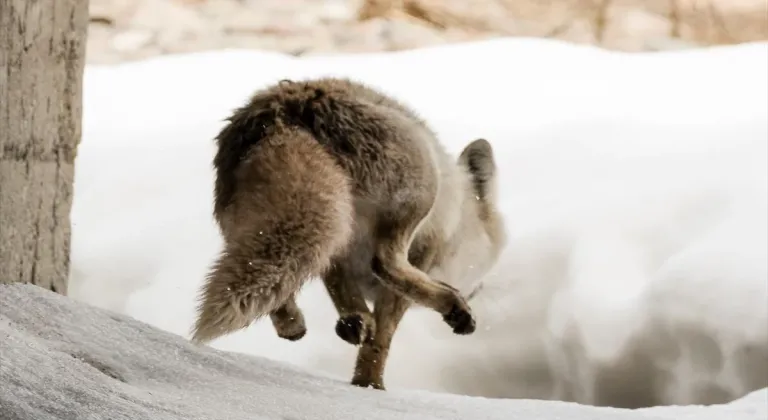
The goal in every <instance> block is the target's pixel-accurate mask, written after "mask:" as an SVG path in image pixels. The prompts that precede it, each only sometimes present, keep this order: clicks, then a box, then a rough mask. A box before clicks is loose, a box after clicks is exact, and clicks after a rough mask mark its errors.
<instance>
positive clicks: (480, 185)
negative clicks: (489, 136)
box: [459, 139, 496, 200]
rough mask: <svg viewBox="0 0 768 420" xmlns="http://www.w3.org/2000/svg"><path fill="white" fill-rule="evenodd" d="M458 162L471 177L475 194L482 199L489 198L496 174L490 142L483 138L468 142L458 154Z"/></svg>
mask: <svg viewBox="0 0 768 420" xmlns="http://www.w3.org/2000/svg"><path fill="white" fill-rule="evenodd" d="M459 164H460V165H463V166H464V167H466V168H467V170H468V172H469V175H470V176H471V177H472V186H473V188H474V190H475V194H477V196H478V197H479V198H480V199H482V200H484V199H487V198H489V197H490V196H491V195H492V194H493V191H492V188H493V181H494V177H495V176H496V162H495V161H494V159H493V148H492V147H491V143H489V142H488V140H485V139H477V140H475V141H473V142H472V143H469V144H468V145H467V146H466V147H465V148H464V150H463V151H462V152H461V155H460V156H459Z"/></svg>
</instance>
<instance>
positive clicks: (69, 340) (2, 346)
mask: <svg viewBox="0 0 768 420" xmlns="http://www.w3.org/2000/svg"><path fill="white" fill-rule="evenodd" d="M0 334H2V336H3V337H4V339H3V340H0V355H2V358H1V359H0V415H1V416H2V418H3V419H4V420H64V419H93V420H101V419H109V420H121V419H128V420H150V419H151V420H172V419H178V420H198V419H199V420H217V419H227V420H240V419H243V420H245V419H248V420H254V419H257V420H258V419H270V420H272V419H290V420H309V419H313V420H325V419H333V420H341V419H348V418H359V417H362V416H365V418H368V419H371V420H378V419H386V420H390V419H403V420H408V419H414V420H415V419H425V420H430V419H435V420H437V419H439V420H451V419H457V420H458V419H468V418H477V419H487V420H493V419H499V420H502V419H503V420H522V419H526V420H528V419H553V420H554V419H573V420H665V419H675V420H684V419H696V420H720V419H725V418H727V419H729V420H752V419H755V420H758V419H764V418H765V417H766V415H768V409H767V408H766V405H765V404H764V402H765V399H766V398H768V391H767V390H761V391H757V392H755V393H752V394H750V395H748V396H746V397H745V398H743V399H741V400H738V401H735V402H733V403H730V404H728V405H715V406H710V407H701V406H698V407H696V406H694V407H663V408H652V409H646V410H638V411H631V410H622V409H608V408H597V407H590V406H579V405H576V404H573V403H564V402H544V401H532V400H500V399H496V400H493V399H484V398H477V397H474V398H472V397H465V396H450V395H439V394H433V393H428V392H423V391H407V392H405V391H391V392H380V391H375V390H368V389H361V388H357V387H353V386H350V385H347V384H346V383H345V382H343V381H340V380H334V379H330V378H327V377H324V376H322V375H317V374H314V373H307V372H303V371H301V370H299V369H297V368H293V367H290V366H287V365H285V364H281V363H277V362H274V361H270V360H267V359H264V358H260V357H253V356H247V355H238V354H235V353H229V352H221V351H217V350H214V349H211V348H208V347H201V346H195V345H192V344H191V343H189V342H188V341H187V340H184V339H183V338H181V337H178V336H176V335H174V334H170V333H167V332H164V331H161V330H159V329H156V328H153V327H151V326H149V325H147V324H144V323H141V322H138V321H136V320H134V319H131V318H130V317H127V316H124V315H117V314H114V313H110V312H107V311H105V310H102V309H98V308H94V307H91V306H89V305H86V304H83V303H79V302H77V301H74V300H72V299H67V298H64V297H62V296H60V295H57V294H55V293H53V292H50V291H47V290H44V289H42V288H39V287H37V286H31V285H18V284H16V285H0ZM9 360H10V361H12V362H11V363H7V361H9Z"/></svg>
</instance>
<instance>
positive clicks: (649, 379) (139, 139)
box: [19, 39, 768, 419]
mask: <svg viewBox="0 0 768 420" xmlns="http://www.w3.org/2000/svg"><path fill="white" fill-rule="evenodd" d="M766 74H768V43H755V44H745V45H739V46H731V47H721V48H710V49H700V50H687V51H680V52H665V53H647V54H624V53H617V52H608V51H603V50H599V49H596V48H593V47H587V46H576V45H569V44H565V43H560V42H554V41H542V40H533V39H502V40H493V41H484V42H478V43H470V44H462V45H453V46H441V47H436V48H429V49H420V50H414V51H407V52H398V53H386V54H384V53H382V54H363V55H350V56H334V57H306V58H293V57H289V56H285V55H280V54H275V53H266V52H257V51H240V50H232V51H216V52H208V53H198V54H188V55H181V56H167V57H161V58H156V59H151V60H146V61H142V62H137V63H131V64H124V65H119V66H89V67H87V68H86V74H85V91H84V96H85V99H84V106H85V111H84V112H85V114H84V135H83V140H82V143H81V145H80V148H79V151H78V157H77V162H76V180H75V196H74V205H73V209H72V227H73V242H72V271H71V273H72V274H71V285H70V295H71V296H72V297H73V298H75V299H77V300H80V301H84V302H87V303H90V304H93V305H95V306H98V307H102V308H106V309H110V310H112V311H116V312H119V313H123V314H127V315H130V316H132V317H134V318H136V319H138V320H141V321H144V322H147V323H149V324H151V325H153V326H155V327H159V328H161V329H164V330H166V331H170V332H173V333H175V334H179V335H182V336H185V337H186V336H188V332H189V330H190V327H191V325H192V322H193V318H194V307H195V303H196V301H195V299H196V294H197V290H198V288H199V286H200V284H201V282H202V280H203V277H204V275H205V273H206V271H207V268H208V266H209V264H210V263H211V261H212V259H213V258H214V257H215V255H216V253H217V252H218V251H219V249H220V247H221V239H220V237H219V233H218V230H217V227H216V225H215V223H214V221H213V218H212V215H211V211H212V182H213V173H212V167H211V159H212V156H213V153H214V143H213V137H214V136H215V135H216V134H217V131H218V130H219V129H220V128H221V127H222V125H223V119H224V118H225V117H226V116H227V115H228V114H229V113H230V112H231V110H232V109H233V108H235V107H236V106H239V105H241V104H242V103H243V101H245V100H246V99H247V98H248V96H249V95H251V94H252V93H253V92H254V90H256V89H258V88H261V87H264V86H266V85H267V84H270V83H274V82H276V81H278V80H280V79H285V78H291V79H303V78H309V77H318V76H327V75H336V76H348V77H352V78H355V79H357V80H360V81H363V82H366V83H368V84H370V85H372V86H374V87H378V88H380V89H382V90H383V91H385V92H386V93H389V94H391V95H394V96H395V97H397V98H398V99H400V100H402V101H403V102H405V103H407V104H409V105H410V106H412V107H413V108H414V109H415V110H416V111H417V112H418V113H420V114H421V115H422V116H423V117H424V118H425V119H426V120H427V122H428V123H429V124H430V125H431V126H432V127H433V128H434V130H435V131H436V133H437V134H438V135H439V137H440V139H441V141H442V142H443V143H444V144H445V146H446V148H447V149H448V150H449V151H450V152H452V153H458V152H459V151H460V150H461V148H463V146H464V145H466V144H467V143H468V142H469V141H471V140H473V139H475V138H478V137H484V138H486V139H488V140H489V141H490V142H491V143H492V145H493V147H494V149H495V153H496V159H497V164H498V166H499V177H500V182H499V185H500V200H501V202H500V205H501V208H502V211H503V213H504V215H505V217H506V219H507V227H508V235H509V246H508V247H507V249H506V250H505V252H504V254H503V255H502V257H501V261H500V262H499V264H498V265H497V266H496V267H495V269H494V271H493V272H491V273H490V274H489V275H488V276H487V277H486V278H483V279H477V283H480V282H482V284H483V288H482V292H481V293H480V294H479V295H478V296H477V297H476V298H475V299H473V300H472V301H471V305H472V307H473V308H474V311H475V314H476V317H477V320H478V331H477V332H476V333H475V334H473V335H471V336H455V335H453V334H451V332H450V329H449V328H448V327H447V326H446V325H444V324H443V322H442V320H441V319H440V317H439V316H438V315H436V314H435V313H434V312H432V311H429V310H424V309H414V310H411V311H410V312H409V313H408V314H407V315H406V318H405V319H404V321H403V323H402V324H401V327H400V329H399V330H398V332H397V335H396V336H395V339H394V343H393V347H392V351H391V356H390V359H389V361H388V364H387V371H386V376H385V380H386V382H387V386H388V388H389V389H390V391H391V392H393V393H392V394H388V395H387V396H378V395H379V394H375V395H377V396H375V397H374V396H372V395H374V394H368V393H359V392H358V391H355V390H347V389H345V391H344V392H345V393H350V395H352V394H354V397H350V398H352V399H354V398H360V401H364V402H361V404H369V403H370V404H373V405H375V404H378V403H376V402H375V401H379V400H378V398H384V400H381V401H395V400H397V399H398V398H405V399H407V400H408V401H416V397H414V395H416V394H411V393H406V392H405V391H404V388H418V389H422V390H432V391H442V392H451V393H459V394H467V395H479V396H486V397H508V398H535V399H558V400H565V401H576V402H579V403H583V404H595V405H611V406H618V407H641V406H653V405H666V404H696V403H706V404H710V403H722V402H727V401H731V400H733V399H735V398H738V397H741V396H743V395H746V394H747V393H749V392H750V391H752V390H755V389H759V388H763V387H765V386H768V305H766V302H768V226H767V221H766V214H768V162H767V161H768V147H767V145H768V100H766V92H768V78H766V76H765V75H766ZM475 285H476V284H465V285H460V286H461V287H460V288H461V289H462V290H464V291H469V290H472V289H473V288H474V287H475ZM299 304H300V305H301V306H302V308H303V310H304V312H305V315H306V318H307V322H308V328H309V332H308V334H307V336H305V337H304V339H302V340H301V341H299V342H295V343H293V342H287V341H284V340H281V339H279V338H278V337H277V335H276V334H275V332H274V329H273V328H272V326H271V324H270V323H269V321H268V320H265V321H262V322H259V323H257V324H255V325H253V326H251V327H250V328H249V329H247V330H245V331H241V332H238V333H236V334H232V335H230V336H227V337H224V338H222V339H220V340H218V341H216V342H214V343H213V346H214V347H216V348H218V349H222V350H231V351H236V352H241V353H250V354H253V355H260V356H265V357H268V358H270V359H273V360H277V361H282V362H287V363H289V364H293V365H296V366H298V367H300V368H305V369H310V370H313V371H316V372H319V373H322V374H324V375H327V376H330V377H333V378H335V379H338V380H339V381H342V382H343V381H347V380H349V379H350V378H351V372H352V366H353V362H354V355H355V352H356V349H355V348H354V347H352V346H350V345H348V344H346V343H344V342H342V341H341V340H340V339H339V338H337V337H336V336H335V334H334V332H333V326H334V323H335V320H336V316H337V315H336V313H335V312H334V310H333V307H332V305H331V302H330V300H329V298H328V297H327V295H326V294H325V291H324V290H323V288H322V285H321V284H320V282H314V283H312V284H311V285H310V286H308V287H306V288H305V289H304V291H303V293H302V294H301V296H300V298H299ZM82 311H85V309H82ZM89 319H90V318H89ZM120 319H121V320H122V318H120ZM94 322H96V321H94ZM103 322H107V321H106V320H105V321H103ZM109 322H112V321H109ZM120 322H126V321H120ZM99 325H101V324H99ZM104 325H106V324H104ZM125 325H127V326H124V327H123V328H128V329H131V330H132V331H133V330H137V329H138V330H141V331H148V330H146V329H145V327H139V326H138V325H137V324H133V323H126V324H125ZM148 334H149V333H148ZM156 335H157V333H155V332H152V333H151V334H150V336H151V337H154V336H156ZM157 336H159V335H157ZM162 337H166V336H162ZM22 339H24V338H19V340H22ZM163 340H171V339H170V338H164V339H163ZM171 341H172V340H171ZM173 343H174V345H173V346H174V347H173V348H182V349H190V348H189V347H186V345H183V344H180V342H176V341H173ZM125 345H126V346H127V347H130V344H128V342H126V344H125ZM159 348H160V347H158V346H155V347H151V350H150V351H147V350H145V349H137V350H135V351H136V352H141V353H150V352H155V351H159ZM41 351H42V350H41ZM120 351H128V352H130V351H133V350H120ZM164 351H165V350H164ZM167 351H173V350H167ZM184 351H186V352H192V353H189V354H190V355H195V356H194V357H199V358H203V359H195V360H213V359H215V360H226V361H227V362H226V363H232V364H234V361H235V360H238V361H240V360H252V359H245V358H241V356H236V355H231V354H227V355H224V354H220V353H205V352H203V351H202V350H200V352H198V351H197V350H194V351H193V350H184ZM214 355H215V356H214ZM30 357H31V356H30ZM115 357H116V356H115ZM136 357H137V358H138V357H139V356H138V355H137V356H136ZM190 357H192V356H190ZM210 358H213V359H210ZM137 363H138V362H137ZM201 363H202V362H201ZM217 363H218V362H217ZM221 363H222V365H218V364H215V366H199V367H198V369H201V370H199V371H198V372H203V371H204V370H205V369H211V370H218V371H217V372H218V373H215V374H214V375H225V373H221V370H224V371H226V370H227V369H230V368H228V367H226V368H225V367H224V365H225V364H226V363H225V362H223V361H222V362H221ZM244 363H245V364H246V365H247V366H249V367H248V369H250V370H248V372H251V373H248V374H245V373H244V374H243V375H246V376H247V375H251V374H253V375H255V376H259V375H261V374H262V373H258V374H256V373H253V372H261V370H259V369H273V370H272V371H270V372H286V373H285V375H286V377H288V376H290V377H291V378H294V377H295V378H299V377H300V376H299V374H298V373H296V371H294V370H290V369H289V368H288V367H285V365H279V366H283V367H280V368H278V367H277V366H278V365H275V364H267V363H266V362H256V361H249V362H244ZM227 366H229V365H227ZM168 369H170V368H168ZM287 372H290V374H289V373H287ZM274 374H275V375H277V373H274ZM190 375H191V374H190ZM226 375H228V374H226ZM291 375H295V376H291ZM216 377H217V378H218V377H219V376H216ZM249 378H251V377H250V376H249ZM216 380H217V381H219V380H220V381H222V382H217V383H224V382H223V381H225V380H224V379H223V378H222V379H216ZM238 380H239V379H238ZM242 380H245V379H242ZM249 380H250V379H249ZM195 381H197V382H195V383H199V382H200V381H199V380H198V379H195ZM286 381H287V382H289V381H288V380H286ZM312 381H320V382H322V383H324V384H330V383H333V384H335V385H333V387H331V388H328V389H336V390H339V389H342V388H341V385H340V383H339V382H331V381H330V380H321V379H312ZM310 382H311V381H310V380H309V379H306V380H302V381H301V382H300V383H297V384H293V385H290V386H291V387H294V388H291V389H294V390H295V389H298V388H302V389H305V390H307V389H308V387H311V386H310V385H309V384H310ZM260 386H266V385H253V384H251V385H248V386H246V385H243V384H241V383H240V382H233V385H231V386H229V388H232V389H231V390H230V391H229V392H231V393H233V396H232V398H233V399H234V398H240V396H239V395H240V393H243V394H260V393H263V392H265V391H263V389H262V388H258V387H260ZM248 387H253V388H248ZM334 387H335V388H334ZM246 388H247V389H250V390H252V391H249V392H246V391H245V389H246ZM317 388H318V390H317V391H316V392H317V393H319V394H318V395H319V396H314V397H308V398H309V399H308V400H307V402H306V403H304V402H302V399H291V401H292V403H296V404H297V407H299V406H300V407H308V406H309V404H315V403H318V404H319V402H320V401H321V400H322V399H323V398H330V397H329V395H330V393H332V391H327V389H326V388H322V389H321V387H317ZM211 389H212V388H200V391H199V392H198V393H195V394H190V395H195V397H194V398H198V397H199V398H201V399H200V400H199V401H200V402H201V403H202V402H204V401H209V400H207V399H206V398H207V397H206V396H211V397H212V400H216V399H218V397H220V396H221V395H222V394H223V393H225V391H223V390H222V391H219V393H218V394H217V393H214V392H211ZM179 392H180V391H179ZM292 392H297V391H292ZM307 392H308V391H307ZM334 392H335V391H334ZM173 395H177V394H173ZM179 395H180V394H179ZM418 395H420V397H419V398H422V397H423V398H425V400H423V401H429V402H424V403H423V404H422V405H421V407H427V406H431V405H433V404H434V406H435V407H442V408H439V410H446V412H452V413H454V414H451V415H456V416H458V414H455V413H459V412H460V409H458V408H457V409H456V410H459V411H455V412H453V411H451V410H453V409H452V408H445V407H454V405H451V404H453V403H450V404H449V403H448V401H453V402H455V404H457V405H455V407H460V406H461V405H460V404H464V403H463V402H466V403H467V404H469V405H471V406H473V407H479V406H480V405H483V406H484V407H485V405H486V404H487V406H488V407H491V406H493V407H497V408H498V409H499V410H502V411H500V412H494V411H493V409H491V408H489V410H490V411H488V413H507V411H503V410H507V409H509V410H512V411H509V412H512V413H523V412H525V410H528V409H531V410H533V409H535V408H536V407H539V405H537V403H528V402H518V403H511V402H499V401H483V400H471V399H456V400H453V399H449V398H448V397H436V396H426V395H427V394H418ZM430 395H431V394H430ZM214 396H215V397H214ZM147 398H149V396H147ZM366 398H370V399H366ZM374 398H376V399H375V400H374ZM438 400H439V401H440V403H439V404H436V402H437V401H438ZM174 401H177V400H174ZM238 401H240V400H238ZM259 401H261V400H259ZM350 401H352V400H350ZM459 401H462V402H461V403H460V402H459ZM176 403H178V404H181V403H182V402H175V403H174V404H176ZM184 403H185V404H190V402H184ZM325 403H328V402H327V401H326V402H325ZM444 403H445V404H447V405H443V404H444ZM237 404H240V402H238V403H237ZM243 404H245V403H243ZM305 404H306V405H305ZM338 404H342V405H343V404H345V403H343V402H339V403H338ZM381 404H389V403H384V402H382V403H381ZM472 404H475V405H472ZM515 404H520V405H515ZM201 405H203V406H205V405H206V404H201ZM241 407H242V408H243V409H244V407H247V405H242V406H241ZM349 407H350V408H349V409H350V410H351V409H352V408H351V407H352V405H350V406H349ZM388 407H389V406H388ZM499 407H504V408H503V409H502V408H499ZM515 407H517V408H515ZM523 407H529V408H523ZM547 407H553V408H552V410H560V409H562V410H568V407H571V406H567V405H551V406H547ZM296 409H297V410H298V409H299V408H296ZM517 409H519V410H521V411H514V410H517ZM579 409H581V408H579ZM408 410H410V408H409V409H408ZM425 410H426V408H425ZM564 412H565V411H564ZM409 413H410V411H409ZM413 413H416V414H407V415H408V416H410V415H413V416H417V415H418V416H421V415H426V414H427V412H426V411H423V412H421V411H418V410H417V411H413ZM435 413H437V412H435ZM467 413H469V411H467ZM553 413H554V411H553ZM589 413H601V411H599V410H598V411H589ZM606 413H608V412H606ZM402 415H403V416H406V414H402ZM431 415H432V416H437V417H434V418H449V417H443V414H434V413H433V414H431ZM445 415H446V416H448V414H445ZM494 415H498V416H500V417H499V418H501V417H502V414H489V417H488V418H495V417H493V416H494ZM520 415H521V416H522V417H521V418H524V417H525V416H524V415H523V414H520ZM595 415H596V416H597V415H598V414H595ZM628 415H630V414H628ZM632 415H635V416H637V415H640V414H632ZM459 417H460V416H459ZM459 417H457V418H459ZM473 417H474V416H473ZM503 417H504V418H506V419H508V418H513V417H509V416H508V415H506V414H504V416H503ZM233 418H234V417H233ZM286 418H292V417H290V416H288V417H286ZM382 418H383V417H382ZM414 418H415V417H414ZM542 418H543V417H542ZM568 418H571V417H568ZM593 418H597V417H593ZM628 418H630V417H628Z"/></svg>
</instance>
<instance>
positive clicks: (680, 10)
mask: <svg viewBox="0 0 768 420" xmlns="http://www.w3.org/2000/svg"><path fill="white" fill-rule="evenodd" d="M90 8H91V10H90V14H91V16H90V25H89V34H88V47H87V60H88V63H89V64H111V63H119V62H124V61H130V60H136V59H141V58H147V57H151V56H157V55H162V54H170V53H182V52H193V51H203V50H212V49H222V48H254V49H262V50H263V49H266V50H273V51H280V52H284V53H288V54H292V55H295V56H301V55H313V54H332V53H354V52H372V51H395V50H404V49H411V48H418V47H423V46H430V45H437V44H446V43H457V42H463V41H471V40H478V39H487V38H495V37H503V36H531V37H543V38H554V39H562V40H567V41H570V42H575V43H581V44H592V45H598V46H601V47H604V48H608V49H613V50H622V51H659V50H671V49H684V48H697V47H704V46H710V45H723V44H736V43H742V42H749V41H763V40H768V0H91V2H90Z"/></svg>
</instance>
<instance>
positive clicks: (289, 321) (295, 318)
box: [269, 294, 307, 341]
mask: <svg viewBox="0 0 768 420" xmlns="http://www.w3.org/2000/svg"><path fill="white" fill-rule="evenodd" d="M269 318H270V319H271V320H272V325H273V326H274V327H275V331H277V335H278V337H280V338H284V339H286V340H290V341H297V340H300V339H301V338H302V337H304V335H305V334H306V333H307V325H306V323H305V322H304V314H302V312H301V308H299V306H298V305H297V304H296V295H295V294H294V295H293V296H291V297H290V298H289V299H288V300H287V301H286V302H285V303H284V304H283V306H281V307H279V308H277V310H275V312H272V313H271V314H269Z"/></svg>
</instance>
